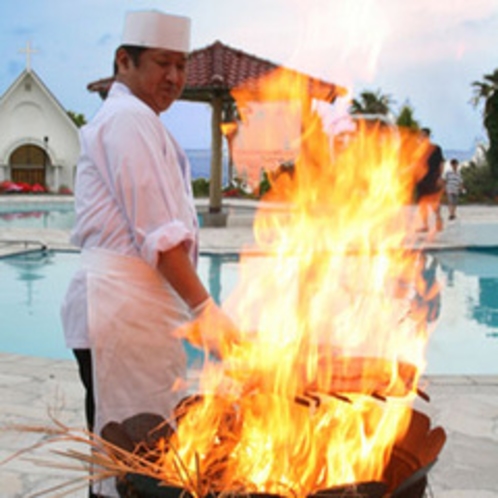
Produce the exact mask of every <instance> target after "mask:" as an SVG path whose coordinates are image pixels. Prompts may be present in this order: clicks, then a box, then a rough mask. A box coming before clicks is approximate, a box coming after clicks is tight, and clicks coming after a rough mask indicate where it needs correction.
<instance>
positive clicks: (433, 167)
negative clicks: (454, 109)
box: [416, 128, 444, 232]
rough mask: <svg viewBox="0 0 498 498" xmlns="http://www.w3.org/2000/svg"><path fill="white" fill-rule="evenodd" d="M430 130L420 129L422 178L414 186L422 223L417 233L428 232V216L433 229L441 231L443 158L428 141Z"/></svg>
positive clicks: (439, 151)
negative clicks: (422, 150)
mask: <svg viewBox="0 0 498 498" xmlns="http://www.w3.org/2000/svg"><path fill="white" fill-rule="evenodd" d="M430 137H431V130H430V129H429V128H422V129H421V130H420V138H421V145H422V147H423V149H424V154H423V156H422V167H423V168H424V174H423V176H422V177H421V178H420V179H419V180H418V182H417V184H416V202H417V205H418V209H419V215H420V220H421V223H422V226H421V228H420V229H419V231H421V232H428V231H429V229H430V219H429V218H430V215H431V213H432V214H433V215H434V218H435V229H436V230H437V231H441V230H442V229H443V219H442V217H441V195H442V193H443V187H444V181H443V178H442V175H443V167H444V157H443V151H442V149H441V147H440V146H439V145H437V144H435V143H432V142H431V140H430Z"/></svg>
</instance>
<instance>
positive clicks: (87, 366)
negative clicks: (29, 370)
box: [73, 349, 99, 498]
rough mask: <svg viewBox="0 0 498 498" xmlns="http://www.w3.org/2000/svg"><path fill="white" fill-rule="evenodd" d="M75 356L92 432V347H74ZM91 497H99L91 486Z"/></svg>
mask: <svg viewBox="0 0 498 498" xmlns="http://www.w3.org/2000/svg"><path fill="white" fill-rule="evenodd" d="M73 353H74V356H75V357H76V361H77V362H78V368H79V373H80V379H81V382H82V383H83V386H84V388H85V415H86V425H87V427H88V430H89V431H90V432H93V427H94V424H95V398H94V394H93V378H92V352H91V350H90V349H73ZM88 496H89V497H90V498H99V495H96V494H94V493H93V492H92V490H91V487H90V488H89V491H88Z"/></svg>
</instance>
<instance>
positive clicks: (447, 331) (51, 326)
mask: <svg viewBox="0 0 498 498" xmlns="http://www.w3.org/2000/svg"><path fill="white" fill-rule="evenodd" d="M428 256H429V258H430V262H431V264H430V265H428V275H427V277H428V278H436V279H437V280H438V281H439V282H440V283H441V284H442V292H441V299H440V301H438V305H437V309H436V310H435V313H436V315H437V316H436V321H435V322H434V323H435V329H434V331H433V333H432V335H431V339H430V341H429V344H428V347H427V361H428V366H427V369H426V373H428V374H437V375H445V374H448V375H480V374H483V375H488V374H497V373H498V363H497V361H496V358H498V248H493V249H486V250H478V249H475V250H470V249H469V250H465V251H463V250H439V251H434V252H431V253H429V254H428ZM78 258H79V254H78V253H72V252H50V251H49V252H39V251H36V252H32V253H27V254H25V255H23V256H16V257H7V258H2V259H0V316H1V317H2V322H1V329H0V330H1V334H0V351H5V352H10V353H19V354H27V355H36V356H43V357H49V358H72V356H71V353H70V352H69V351H68V350H66V349H65V346H64V342H63V336H62V328H61V324H60V319H59V307H60V303H61V301H62V297H63V295H64V293H65V291H66V288H67V285H68V283H69V281H70V279H71V276H72V275H73V273H74V271H75V268H76V267H77V264H78ZM238 271H239V262H238V255H237V254H226V255H217V254H203V255H201V258H200V263H199V274H200V276H201V278H202V280H203V282H204V283H205V285H206V286H207V287H208V288H209V290H210V292H211V294H212V295H213V297H214V298H215V299H216V300H217V301H218V302H221V301H224V300H225V299H226V298H227V297H228V295H229V294H230V293H231V291H232V289H233V288H234V286H235V285H236V283H237V280H238ZM189 357H190V359H191V361H196V360H197V359H198V357H199V354H198V353H196V352H195V351H194V350H192V349H189Z"/></svg>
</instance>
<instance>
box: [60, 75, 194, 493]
mask: <svg viewBox="0 0 498 498" xmlns="http://www.w3.org/2000/svg"><path fill="white" fill-rule="evenodd" d="M80 139H81V155H80V159H79V162H78V167H77V179H76V195H75V199H76V224H75V228H74V230H73V232H72V236H71V240H72V242H73V243H74V244H76V245H77V246H79V247H81V248H82V268H81V270H79V271H78V272H77V273H76V275H75V276H74V278H73V280H72V282H71V283H70V286H69V289H68V291H67V294H66V297H65V300H64V302H63V305H62V310H61V315H62V321H63V327H64V333H65V338H66V344H67V346H68V347H69V348H72V349H79V348H83V349H84V348H91V349H92V357H93V362H94V388H95V397H96V408H97V409H96V420H95V428H94V431H95V433H96V434H100V430H101V429H102V427H103V426H104V425H105V424H106V423H107V422H110V421H115V422H121V421H123V420H124V419H125V418H128V417H130V416H133V415H136V414H137V413H141V412H149V413H156V414H159V415H162V416H164V417H168V416H169V415H170V414H171V411H172V409H173V408H174V406H175V405H176V403H177V402H178V401H179V399H180V398H181V397H182V396H183V391H181V390H178V388H177V386H178V384H179V382H178V381H179V380H180V379H182V378H185V373H186V355H185V352H184V350H183V347H182V344H181V341H180V339H178V338H177V337H175V336H174V334H173V332H174V331H175V330H176V329H177V328H178V327H179V326H180V325H182V324H184V323H185V322H186V321H187V320H188V319H189V318H190V313H189V310H188V308H187V306H186V304H185V303H184V302H183V300H182V299H181V298H180V297H179V296H178V294H177V293H176V292H175V291H174V289H173V288H172V287H171V286H170V285H169V284H168V282H166V280H165V279H164V278H163V277H162V275H161V274H160V273H159V272H158V271H157V263H158V258H159V253H160V252H162V251H167V250H168V249H171V248H173V247H175V246H177V245H178V244H180V243H183V244H185V247H186V248H187V250H188V253H189V257H190V258H191V260H192V262H193V264H194V265H195V264H196V261H197V250H198V249H197V248H198V243H197V238H198V225H197V215H196V211H195V206H194V202H193V197H192V192H191V186H190V168H189V164H188V160H187V158H186V156H185V153H184V152H183V151H182V150H181V148H180V147H179V146H178V144H177V143H176V142H175V140H174V139H173V138H172V137H171V135H170V134H169V133H168V132H167V130H166V129H165V128H164V126H163V124H162V123H161V121H160V119H159V117H158V116H157V115H156V114H155V113H154V112H153V111H152V109H150V108H149V107H148V106H147V105H146V104H144V103H143V102H142V101H140V100H139V99H137V98H136V97H135V96H133V95H132V94H131V92H130V91H129V89H128V88H127V87H126V86H125V85H123V84H121V83H114V84H113V85H112V87H111V90H110V93H109V95H108V97H107V99H106V101H105V102H104V104H103V105H102V107H101V109H100V110H99V111H98V113H97V114H96V116H95V118H94V119H93V120H92V121H91V122H90V123H89V124H88V125H86V126H85V127H83V128H82V130H81V133H80ZM103 485H104V487H102V488H101V487H100V485H99V486H95V487H96V488H97V489H96V491H98V492H100V493H103V494H105V495H106V496H117V494H116V492H115V489H114V483H113V482H112V481H104V483H103Z"/></svg>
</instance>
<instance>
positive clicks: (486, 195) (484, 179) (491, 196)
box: [460, 161, 498, 203]
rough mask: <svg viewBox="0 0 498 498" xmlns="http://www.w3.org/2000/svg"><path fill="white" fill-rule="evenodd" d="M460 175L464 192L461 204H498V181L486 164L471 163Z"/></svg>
mask: <svg viewBox="0 0 498 498" xmlns="http://www.w3.org/2000/svg"><path fill="white" fill-rule="evenodd" d="M460 173H461V175H462V179H463V184H464V187H465V190H466V193H465V195H463V196H462V202H464V203H465V202H480V203H490V202H498V179H497V178H495V177H494V176H493V174H492V171H491V168H490V167H489V166H488V165H487V164H483V165H477V164H476V163H474V162H472V161H471V162H470V163H469V165H468V166H467V167H465V168H462V169H461V170H460Z"/></svg>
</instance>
